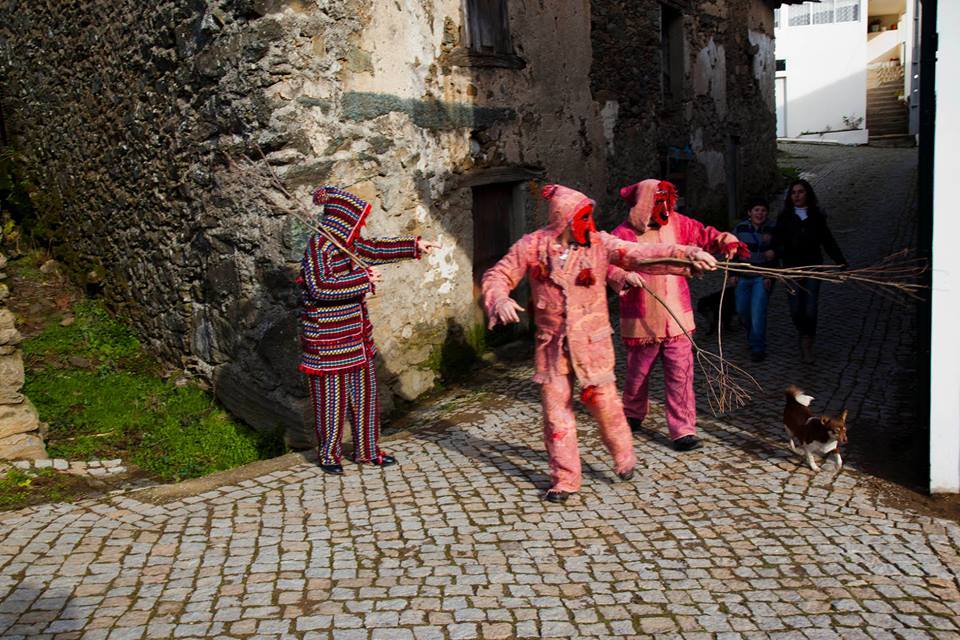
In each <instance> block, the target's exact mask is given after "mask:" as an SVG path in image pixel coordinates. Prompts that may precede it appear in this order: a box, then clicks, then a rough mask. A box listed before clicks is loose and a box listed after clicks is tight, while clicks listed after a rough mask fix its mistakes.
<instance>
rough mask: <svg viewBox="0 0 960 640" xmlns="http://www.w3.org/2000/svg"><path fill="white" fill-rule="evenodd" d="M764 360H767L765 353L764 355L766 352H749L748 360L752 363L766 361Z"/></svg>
mask: <svg viewBox="0 0 960 640" xmlns="http://www.w3.org/2000/svg"><path fill="white" fill-rule="evenodd" d="M766 359H767V353H766V351H751V352H750V360H752V361H753V362H763V361H764V360H766Z"/></svg>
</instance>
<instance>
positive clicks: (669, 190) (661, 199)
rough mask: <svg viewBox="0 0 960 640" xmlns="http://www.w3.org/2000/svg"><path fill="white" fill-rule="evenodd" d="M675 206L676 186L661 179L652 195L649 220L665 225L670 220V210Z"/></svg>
mask: <svg viewBox="0 0 960 640" xmlns="http://www.w3.org/2000/svg"><path fill="white" fill-rule="evenodd" d="M676 206H677V188H676V187H675V186H673V183H670V182H667V181H666V180H661V181H660V184H659V185H657V192H656V194H654V196H653V213H651V214H650V221H651V222H655V223H656V224H658V225H660V226H661V227H662V226H665V225H666V224H667V223H668V222H670V212H671V211H673V210H674V208H675V207H676Z"/></svg>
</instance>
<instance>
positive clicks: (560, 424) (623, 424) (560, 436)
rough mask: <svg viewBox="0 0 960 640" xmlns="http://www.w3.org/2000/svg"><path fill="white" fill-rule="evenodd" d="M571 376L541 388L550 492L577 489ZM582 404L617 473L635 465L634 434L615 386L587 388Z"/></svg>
mask: <svg viewBox="0 0 960 640" xmlns="http://www.w3.org/2000/svg"><path fill="white" fill-rule="evenodd" d="M573 381H574V376H573V375H572V374H571V375H557V376H553V377H552V378H551V379H550V381H549V382H546V383H544V384H542V385H541V386H540V400H541V402H542V404H543V442H544V444H545V445H546V448H547V455H548V456H549V458H550V479H551V481H552V483H553V484H552V486H551V487H550V490H551V491H566V492H571V493H572V492H575V491H579V490H580V482H581V473H580V452H579V450H578V448H577V424H576V421H575V419H574V416H573ZM588 389H589V391H587V392H586V394H585V397H582V399H584V400H585V401H584V404H585V405H586V407H587V409H588V410H589V411H590V415H592V416H593V419H594V420H596V421H597V424H599V425H600V439H601V440H602V441H603V444H604V446H605V447H606V448H607V451H609V452H610V454H611V455H612V456H613V464H614V470H615V471H616V472H617V473H623V472H625V471H629V470H630V469H633V468H634V467H635V466H637V456H636V455H635V454H634V452H633V434H631V433H630V426H629V425H628V424H627V419H626V418H625V417H624V415H623V403H622V402H621V401H620V396H619V394H618V393H617V387H616V385H615V384H614V383H612V382H610V383H607V384H603V385H599V386H596V387H589V388H588Z"/></svg>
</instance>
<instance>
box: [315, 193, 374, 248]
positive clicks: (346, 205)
mask: <svg viewBox="0 0 960 640" xmlns="http://www.w3.org/2000/svg"><path fill="white" fill-rule="evenodd" d="M313 203H314V204H315V205H318V206H321V207H323V217H322V218H321V219H320V226H321V227H322V228H323V229H324V231H326V232H328V233H329V234H331V235H332V236H334V237H335V238H336V239H337V240H339V241H340V242H342V243H343V245H344V246H345V247H346V248H348V249H349V248H350V247H351V246H353V241H354V240H356V239H357V237H358V236H359V235H360V229H361V228H362V227H363V225H364V224H366V221H367V216H368V215H370V203H369V202H367V201H366V200H363V199H362V198H360V197H358V196H356V195H354V194H352V193H350V192H349V191H344V190H343V189H338V188H337V187H320V188H319V189H317V190H316V191H314V192H313Z"/></svg>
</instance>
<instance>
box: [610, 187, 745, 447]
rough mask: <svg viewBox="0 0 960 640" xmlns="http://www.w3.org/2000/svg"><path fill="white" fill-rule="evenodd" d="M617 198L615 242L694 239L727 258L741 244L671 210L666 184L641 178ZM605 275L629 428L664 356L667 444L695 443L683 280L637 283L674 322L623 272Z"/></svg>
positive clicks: (636, 422) (690, 326) (639, 417)
mask: <svg viewBox="0 0 960 640" xmlns="http://www.w3.org/2000/svg"><path fill="white" fill-rule="evenodd" d="M620 197H621V198H623V199H624V200H625V201H626V202H627V204H629V205H630V207H631V208H630V213H629V215H628V217H627V220H626V222H624V223H623V224H621V225H620V226H619V227H617V228H616V229H614V230H613V232H612V233H613V235H614V236H616V237H618V238H620V239H622V240H627V241H630V242H638V243H641V244H664V243H666V244H686V245H694V246H696V247H700V248H702V249H705V250H706V251H709V252H711V253H718V254H719V253H722V254H725V255H726V256H727V257H732V255H734V254H735V253H737V252H738V251H741V250H742V248H744V246H743V245H742V243H740V242H739V241H738V240H737V237H736V236H734V235H733V234H732V233H724V232H720V231H717V230H716V229H714V228H713V227H708V226H705V225H703V224H701V223H699V222H697V221H696V220H694V219H692V218H688V217H687V216H684V215H682V214H680V213H677V212H676V211H674V207H675V206H676V201H677V191H676V187H674V186H673V184H671V183H669V182H666V181H664V180H644V181H643V182H638V183H637V184H634V185H631V186H629V187H624V188H623V189H621V190H620ZM607 278H608V279H609V280H610V283H611V286H612V287H613V289H614V290H615V291H618V292H620V293H621V296H620V335H621V338H622V339H623V342H624V344H625V345H626V347H627V380H626V384H625V385H624V390H623V407H624V410H625V411H626V414H627V420H628V421H629V422H630V426H631V427H632V428H634V429H637V428H639V427H640V424H641V423H642V422H643V419H644V418H645V417H646V416H647V409H648V406H649V405H648V398H647V392H648V386H649V384H648V383H649V376H650V370H651V368H652V367H653V364H654V362H655V361H656V359H657V357H658V356H659V357H662V358H663V374H664V380H665V386H666V409H667V411H666V413H667V426H668V428H669V429H670V439H671V440H672V441H673V447H674V449H676V450H677V451H689V450H691V449H696V448H698V447H700V446H701V443H700V440H699V438H697V436H696V433H697V402H696V396H695V395H694V392H693V349H692V345H691V344H690V341H689V340H688V339H687V337H686V336H685V335H684V332H683V330H684V329H685V330H686V331H688V332H690V333H692V332H693V331H694V329H695V328H696V327H695V325H694V321H693V308H692V307H691V304H690V289H689V287H688V286H687V281H686V280H685V279H684V278H681V277H678V276H674V275H669V274H667V275H655V276H652V277H649V278H644V280H643V284H644V286H645V287H646V288H647V289H650V290H651V291H653V292H654V293H656V294H657V295H658V296H660V298H661V299H663V300H664V302H666V304H667V305H668V306H669V307H670V309H671V310H672V311H673V314H674V315H676V317H677V318H679V319H680V324H678V323H677V321H676V320H674V319H673V317H672V316H671V315H670V313H669V312H668V311H667V310H666V309H665V308H664V307H663V305H661V304H660V303H659V302H657V300H655V299H654V297H653V296H652V295H650V293H649V292H647V291H646V290H644V289H643V288H641V287H639V286H638V285H639V282H636V281H634V278H635V276H633V275H632V274H630V273H629V272H627V271H624V270H623V269H621V268H620V267H618V266H613V265H611V266H610V267H609V270H608V272H607ZM730 302H731V303H733V300H732V299H731V301H730ZM681 327H682V328H681Z"/></svg>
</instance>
